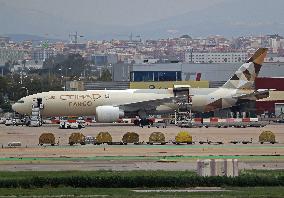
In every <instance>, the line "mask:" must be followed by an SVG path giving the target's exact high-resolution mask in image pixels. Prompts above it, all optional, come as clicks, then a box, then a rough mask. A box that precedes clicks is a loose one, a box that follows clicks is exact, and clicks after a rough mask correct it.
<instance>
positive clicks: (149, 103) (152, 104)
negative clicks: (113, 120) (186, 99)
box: [119, 96, 176, 111]
mask: <svg viewBox="0 0 284 198" xmlns="http://www.w3.org/2000/svg"><path fill="white" fill-rule="evenodd" d="M175 100H176V97H174V96H173V97H168V98H162V99H153V100H146V101H141V102H134V103H128V104H123V105H119V107H120V108H121V109H123V110H125V111H137V110H140V109H143V110H145V111H150V110H155V109H156V108H157V106H159V105H161V104H164V103H172V102H174V101H175Z"/></svg>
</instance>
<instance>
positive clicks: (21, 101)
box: [17, 100, 25, 103]
mask: <svg viewBox="0 0 284 198" xmlns="http://www.w3.org/2000/svg"><path fill="white" fill-rule="evenodd" d="M24 102H25V101H23V100H18V102H17V103H24Z"/></svg>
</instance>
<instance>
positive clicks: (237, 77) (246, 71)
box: [222, 48, 268, 89]
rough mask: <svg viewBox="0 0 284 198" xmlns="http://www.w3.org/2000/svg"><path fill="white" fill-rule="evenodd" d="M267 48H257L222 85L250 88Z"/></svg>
mask: <svg viewBox="0 0 284 198" xmlns="http://www.w3.org/2000/svg"><path fill="white" fill-rule="evenodd" d="M267 50H268V49H267V48H259V49H258V50H257V51H256V52H255V53H254V54H253V55H252V57H250V59H248V60H247V61H246V63H244V64H243V65H242V66H241V67H240V68H239V69H238V70H237V71H236V72H235V74H234V75H233V76H232V77H231V78H230V79H229V80H228V81H227V82H226V83H225V84H224V85H223V86H222V87H223V88H232V89H252V88H253V86H254V81H255V78H256V77H257V76H258V74H259V71H260V69H261V66H262V64H263V62H264V58H265V57H266V55H267Z"/></svg>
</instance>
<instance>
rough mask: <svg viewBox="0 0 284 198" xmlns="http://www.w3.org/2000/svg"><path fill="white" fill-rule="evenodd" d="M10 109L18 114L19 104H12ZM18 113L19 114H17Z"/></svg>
mask: <svg viewBox="0 0 284 198" xmlns="http://www.w3.org/2000/svg"><path fill="white" fill-rule="evenodd" d="M12 109H13V110H14V111H15V112H18V111H19V104H17V103H16V104H13V105H12ZM18 113H19V112H18Z"/></svg>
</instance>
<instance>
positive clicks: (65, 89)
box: [64, 67, 72, 91]
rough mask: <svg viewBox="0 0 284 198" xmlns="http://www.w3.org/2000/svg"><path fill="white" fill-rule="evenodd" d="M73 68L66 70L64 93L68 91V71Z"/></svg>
mask: <svg viewBox="0 0 284 198" xmlns="http://www.w3.org/2000/svg"><path fill="white" fill-rule="evenodd" d="M71 69H72V68H71V67H68V69H67V68H65V88H64V91H67V78H68V73H67V72H68V70H71Z"/></svg>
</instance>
